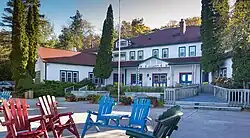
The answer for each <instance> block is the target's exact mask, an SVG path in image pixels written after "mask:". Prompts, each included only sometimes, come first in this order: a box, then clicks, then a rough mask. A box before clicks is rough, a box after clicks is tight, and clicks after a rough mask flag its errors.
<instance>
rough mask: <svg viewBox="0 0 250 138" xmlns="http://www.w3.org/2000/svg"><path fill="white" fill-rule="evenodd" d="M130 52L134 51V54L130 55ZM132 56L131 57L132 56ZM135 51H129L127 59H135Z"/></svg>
mask: <svg viewBox="0 0 250 138" xmlns="http://www.w3.org/2000/svg"><path fill="white" fill-rule="evenodd" d="M132 53H134V55H133V56H132ZM132 57H133V58H132ZM135 57H136V56H135V51H129V60H135Z"/></svg>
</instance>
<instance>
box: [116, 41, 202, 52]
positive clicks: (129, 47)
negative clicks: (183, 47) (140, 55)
mask: <svg viewBox="0 0 250 138" xmlns="http://www.w3.org/2000/svg"><path fill="white" fill-rule="evenodd" d="M199 42H200V43H202V42H201V41H191V42H182V43H172V44H155V45H147V46H135V47H133V46H132V47H131V46H128V47H121V50H123V49H137V48H145V47H155V46H160V47H161V46H171V45H178V44H188V43H199ZM116 50H118V48H114V50H113V51H116Z"/></svg>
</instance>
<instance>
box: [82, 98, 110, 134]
mask: <svg viewBox="0 0 250 138" xmlns="http://www.w3.org/2000/svg"><path fill="white" fill-rule="evenodd" d="M114 105H115V100H114V99H113V98H111V97H109V96H103V97H102V98H101V99H100V101H99V108H98V112H94V111H87V112H88V116H87V119H86V122H85V125H84V127H83V131H82V137H84V135H85V133H86V132H87V130H88V129H89V128H91V127H93V126H95V128H96V130H97V131H98V132H99V131H100V129H99V127H98V125H100V124H103V125H107V124H108V123H109V119H107V118H105V117H103V114H110V113H111V112H112V109H113V106H114ZM91 115H96V116H97V118H96V121H95V122H94V121H93V120H92V118H91Z"/></svg>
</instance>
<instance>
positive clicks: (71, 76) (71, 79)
mask: <svg viewBox="0 0 250 138" xmlns="http://www.w3.org/2000/svg"><path fill="white" fill-rule="evenodd" d="M68 74H70V77H69V75H68ZM69 78H70V81H69ZM72 81H73V73H72V72H67V82H72Z"/></svg>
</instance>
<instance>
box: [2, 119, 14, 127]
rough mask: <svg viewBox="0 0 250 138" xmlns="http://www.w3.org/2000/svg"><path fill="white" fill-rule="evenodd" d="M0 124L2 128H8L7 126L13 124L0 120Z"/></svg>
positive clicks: (12, 122)
mask: <svg viewBox="0 0 250 138" xmlns="http://www.w3.org/2000/svg"><path fill="white" fill-rule="evenodd" d="M0 123H1V125H2V126H8V125H11V124H14V121H10V120H8V121H5V122H2V120H0Z"/></svg>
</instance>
